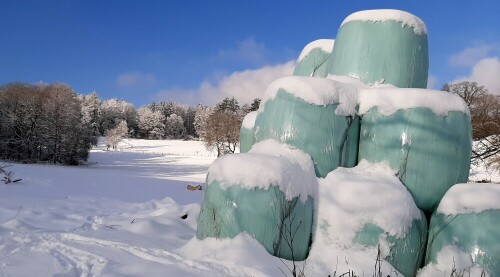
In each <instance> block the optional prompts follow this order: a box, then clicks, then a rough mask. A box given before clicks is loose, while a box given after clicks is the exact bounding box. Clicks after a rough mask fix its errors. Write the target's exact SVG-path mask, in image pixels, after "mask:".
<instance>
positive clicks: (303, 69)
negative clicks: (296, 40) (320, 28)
mask: <svg viewBox="0 0 500 277" xmlns="http://www.w3.org/2000/svg"><path fill="white" fill-rule="evenodd" d="M334 42H335V40H333V39H318V40H315V41H313V42H311V43H309V44H308V45H306V46H305V47H304V49H303V50H302V52H301V53H300V55H299V58H298V59H297V64H296V65H295V69H294V71H293V75H294V76H314V77H326V75H327V74H328V68H329V66H330V63H331V62H332V61H331V60H330V58H331V54H332V50H333V46H334Z"/></svg>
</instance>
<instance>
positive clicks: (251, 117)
mask: <svg viewBox="0 0 500 277" xmlns="http://www.w3.org/2000/svg"><path fill="white" fill-rule="evenodd" d="M257 114H258V113H257V111H253V112H249V113H247V115H245V118H243V122H242V123H241V127H243V128H245V129H249V130H251V129H253V126H254V125H255V119H256V118H257Z"/></svg>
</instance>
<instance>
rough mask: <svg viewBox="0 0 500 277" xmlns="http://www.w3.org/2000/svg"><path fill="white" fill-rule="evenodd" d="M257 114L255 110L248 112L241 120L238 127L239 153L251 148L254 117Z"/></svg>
mask: <svg viewBox="0 0 500 277" xmlns="http://www.w3.org/2000/svg"><path fill="white" fill-rule="evenodd" d="M256 116H257V112H256V111H254V112H250V113H248V114H247V115H246V116H245V118H243V122H242V123H241V128H240V153H246V152H248V151H249V150H250V148H252V145H253V140H254V139H253V126H254V124H255V117H256Z"/></svg>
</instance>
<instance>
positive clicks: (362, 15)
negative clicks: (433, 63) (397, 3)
mask: <svg viewBox="0 0 500 277" xmlns="http://www.w3.org/2000/svg"><path fill="white" fill-rule="evenodd" d="M389 20H392V21H397V22H401V24H402V25H403V27H405V26H408V27H410V28H412V29H413V31H414V32H415V34H417V35H426V34H427V27H426V26H425V23H424V22H423V21H422V19H420V18H418V17H416V16H415V15H413V14H411V13H408V12H405V11H400V10H390V9H387V10H366V11H359V12H355V13H353V14H351V15H349V16H348V17H347V18H346V19H344V21H343V22H342V24H341V27H342V26H343V25H345V24H347V23H349V22H352V21H370V22H383V21H389Z"/></svg>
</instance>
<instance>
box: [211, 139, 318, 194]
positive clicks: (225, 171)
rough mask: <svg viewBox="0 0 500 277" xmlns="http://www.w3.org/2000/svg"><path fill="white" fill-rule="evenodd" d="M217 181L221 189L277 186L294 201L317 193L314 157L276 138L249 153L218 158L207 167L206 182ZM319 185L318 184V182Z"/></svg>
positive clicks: (258, 144)
mask: <svg viewBox="0 0 500 277" xmlns="http://www.w3.org/2000/svg"><path fill="white" fill-rule="evenodd" d="M213 181H217V182H218V183H219V185H220V186H221V188H222V189H226V188H228V187H231V186H240V187H242V188H245V189H248V190H251V189H255V188H259V189H264V190H266V189H269V188H270V187H271V185H273V186H277V187H279V188H280V190H281V191H282V192H283V193H284V194H285V196H286V199H288V200H291V199H293V198H294V197H297V196H300V200H301V201H302V202H305V201H306V200H307V196H314V189H315V188H316V187H317V183H318V180H317V178H316V175H315V173H314V166H313V162H312V159H311V157H310V156H309V155H308V154H306V153H305V152H303V151H302V150H299V149H296V148H293V147H291V146H289V145H286V144H282V143H279V142H277V141H275V140H271V139H269V140H264V141H261V142H259V143H257V144H254V145H253V146H252V149H250V151H249V152H248V153H241V154H232V155H226V156H223V157H221V158H218V159H216V160H215V161H214V162H213V163H212V165H211V166H210V168H209V170H208V176H207V183H211V182H213ZM315 184H316V185H315Z"/></svg>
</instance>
